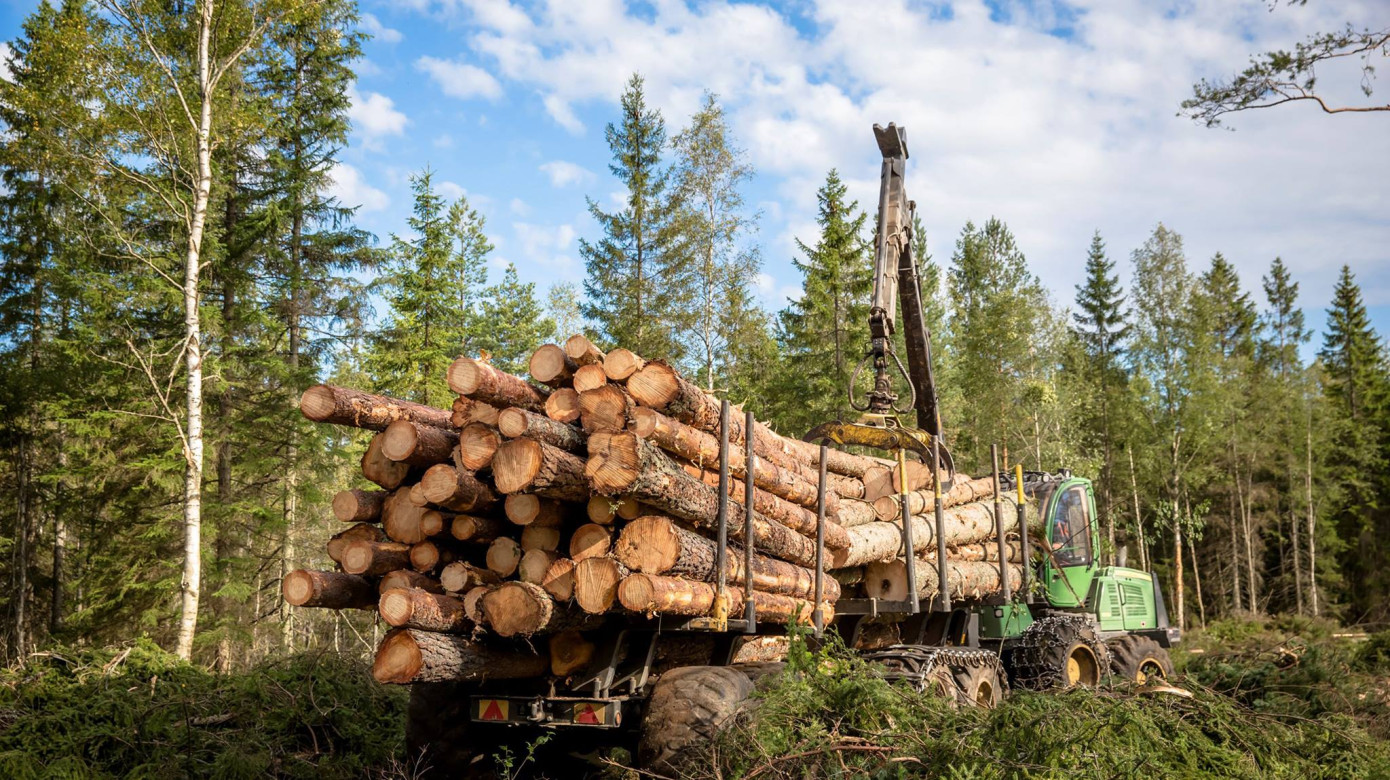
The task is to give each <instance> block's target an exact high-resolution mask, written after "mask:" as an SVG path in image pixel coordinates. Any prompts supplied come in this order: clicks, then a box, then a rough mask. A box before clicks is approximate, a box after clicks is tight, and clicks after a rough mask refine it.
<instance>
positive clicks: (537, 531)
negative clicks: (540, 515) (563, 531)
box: [521, 523, 560, 552]
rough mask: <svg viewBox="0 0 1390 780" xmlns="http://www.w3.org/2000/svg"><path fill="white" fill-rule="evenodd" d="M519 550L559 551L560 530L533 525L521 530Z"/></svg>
mask: <svg viewBox="0 0 1390 780" xmlns="http://www.w3.org/2000/svg"><path fill="white" fill-rule="evenodd" d="M521 549H523V550H545V551H546V552H555V551H556V550H558V549H560V529H559V528H555V527H553V526H548V525H535V524H534V523H533V524H531V525H528V526H526V527H524V528H522V529H521Z"/></svg>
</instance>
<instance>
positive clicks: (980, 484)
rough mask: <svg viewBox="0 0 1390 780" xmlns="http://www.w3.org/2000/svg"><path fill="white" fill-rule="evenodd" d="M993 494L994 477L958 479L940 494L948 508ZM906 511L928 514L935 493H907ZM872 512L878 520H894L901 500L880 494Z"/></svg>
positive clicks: (898, 511) (932, 506)
mask: <svg viewBox="0 0 1390 780" xmlns="http://www.w3.org/2000/svg"><path fill="white" fill-rule="evenodd" d="M993 496H994V478H993V477H980V478H979V479H966V480H959V481H957V482H956V484H954V485H952V486H951V489H950V490H948V491H946V492H945V493H943V494H942V496H941V503H942V505H943V506H945V507H947V508H950V507H953V506H960V505H961V504H970V503H974V502H976V501H984V500H985V499H987V498H992V497H993ZM907 506H908V511H909V512H910V513H911V514H914V515H920V514H930V513H932V512H933V511H934V508H935V506H936V494H935V493H933V492H932V491H931V490H914V491H912V492H910V493H908V494H907ZM874 513H875V514H876V515H877V516H878V518H879V519H880V520H895V519H897V518H898V516H899V515H901V514H902V502H901V501H900V500H899V498H898V496H896V495H892V496H882V497H880V498H878V499H875V500H874Z"/></svg>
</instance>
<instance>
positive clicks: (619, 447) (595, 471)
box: [584, 431, 641, 496]
mask: <svg viewBox="0 0 1390 780" xmlns="http://www.w3.org/2000/svg"><path fill="white" fill-rule="evenodd" d="M637 444H638V439H637V437H636V436H635V435H633V434H631V433H627V432H618V433H612V432H608V431H598V432H596V433H594V434H593V435H591V436H590V437H589V460H588V463H586V464H585V466H584V476H585V477H587V478H588V479H589V484H591V485H593V488H594V491H595V492H598V493H602V494H603V495H609V496H611V495H617V494H619V493H623V492H626V491H627V489H628V488H630V487H632V484H633V483H634V482H636V481H637V477H638V476H640V474H641V463H640V461H639V455H640V453H639V449H638V446H637Z"/></svg>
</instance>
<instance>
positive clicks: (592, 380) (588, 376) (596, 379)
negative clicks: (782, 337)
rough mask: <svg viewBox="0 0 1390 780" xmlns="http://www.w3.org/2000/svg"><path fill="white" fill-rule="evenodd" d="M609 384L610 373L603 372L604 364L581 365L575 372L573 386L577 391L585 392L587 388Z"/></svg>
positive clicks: (591, 388)
mask: <svg viewBox="0 0 1390 780" xmlns="http://www.w3.org/2000/svg"><path fill="white" fill-rule="evenodd" d="M606 384H608V375H607V374H605V373H603V366H600V365H590V366H580V367H579V370H578V371H575V372H574V381H573V386H574V390H575V392H577V393H581V394H582V393H584V392H585V391H586V390H597V389H598V388H600V387H603V386H604V385H606Z"/></svg>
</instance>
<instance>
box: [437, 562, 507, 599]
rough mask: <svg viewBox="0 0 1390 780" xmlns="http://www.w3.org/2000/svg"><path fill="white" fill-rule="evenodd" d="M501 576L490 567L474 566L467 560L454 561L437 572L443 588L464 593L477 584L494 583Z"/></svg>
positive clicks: (497, 581)
mask: <svg viewBox="0 0 1390 780" xmlns="http://www.w3.org/2000/svg"><path fill="white" fill-rule="evenodd" d="M501 581H502V578H501V577H499V576H497V572H495V571H492V570H490V569H484V568H480V567H478V566H474V565H473V564H471V563H469V562H467V561H454V562H453V563H451V564H449V565H448V566H445V567H444V570H443V571H441V572H440V573H439V584H440V587H442V588H443V589H444V590H447V591H452V592H454V593H464V592H466V591H468V590H471V589H473V588H476V587H478V586H479V585H496V584H497V583H499V582H501Z"/></svg>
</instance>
